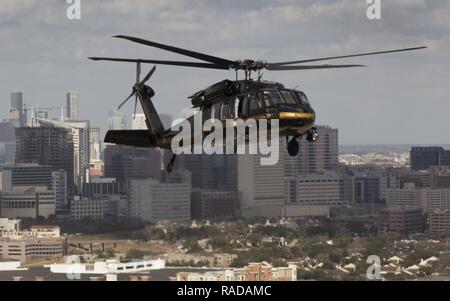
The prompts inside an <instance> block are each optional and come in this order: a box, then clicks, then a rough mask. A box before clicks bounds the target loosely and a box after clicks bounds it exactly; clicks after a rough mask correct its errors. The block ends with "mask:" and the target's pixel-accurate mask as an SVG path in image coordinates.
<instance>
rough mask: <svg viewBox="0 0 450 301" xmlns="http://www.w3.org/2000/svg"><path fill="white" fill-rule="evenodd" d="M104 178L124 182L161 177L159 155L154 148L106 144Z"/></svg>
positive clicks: (157, 150)
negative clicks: (133, 179)
mask: <svg viewBox="0 0 450 301" xmlns="http://www.w3.org/2000/svg"><path fill="white" fill-rule="evenodd" d="M105 176H106V177H108V178H115V179H116V180H117V181H119V182H126V181H127V180H129V179H132V178H155V179H159V178H160V177H161V153H160V151H159V149H156V148H139V147H132V146H125V145H115V144H108V145H107V146H106V148H105Z"/></svg>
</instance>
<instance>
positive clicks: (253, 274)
mask: <svg viewBox="0 0 450 301" xmlns="http://www.w3.org/2000/svg"><path fill="white" fill-rule="evenodd" d="M177 281H297V266H296V265H295V264H289V265H288V266H287V267H277V268H274V267H273V266H272V265H271V264H269V263H267V262H253V263H249V264H248V265H247V266H246V267H243V268H238V269H227V270H223V271H208V272H205V273H198V272H180V273H178V274H177Z"/></svg>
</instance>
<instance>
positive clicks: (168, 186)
mask: <svg viewBox="0 0 450 301" xmlns="http://www.w3.org/2000/svg"><path fill="white" fill-rule="evenodd" d="M127 190H128V202H129V217H130V218H138V219H141V220H143V221H146V222H158V221H186V220H190V218H191V183H190V174H189V172H188V171H186V170H180V169H178V170H176V171H174V172H173V174H170V175H169V176H168V177H167V178H166V179H164V180H163V181H158V180H155V179H151V178H143V179H133V180H130V181H129V187H128V189H127Z"/></svg>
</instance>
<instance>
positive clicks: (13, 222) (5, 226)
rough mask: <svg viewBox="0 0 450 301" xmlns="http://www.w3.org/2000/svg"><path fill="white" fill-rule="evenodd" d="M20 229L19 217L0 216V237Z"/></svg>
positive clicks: (12, 233)
mask: <svg viewBox="0 0 450 301" xmlns="http://www.w3.org/2000/svg"><path fill="white" fill-rule="evenodd" d="M21 229H22V222H21V220H20V219H12V218H0V238H1V237H3V236H8V235H14V234H15V233H18V232H20V231H21Z"/></svg>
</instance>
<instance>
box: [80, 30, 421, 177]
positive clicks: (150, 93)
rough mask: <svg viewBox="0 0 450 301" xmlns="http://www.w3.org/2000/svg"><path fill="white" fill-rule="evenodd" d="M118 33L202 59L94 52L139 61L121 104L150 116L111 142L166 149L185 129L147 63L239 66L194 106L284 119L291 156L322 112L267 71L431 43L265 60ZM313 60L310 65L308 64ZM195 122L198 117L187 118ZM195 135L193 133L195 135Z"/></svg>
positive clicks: (311, 136)
mask: <svg viewBox="0 0 450 301" xmlns="http://www.w3.org/2000/svg"><path fill="white" fill-rule="evenodd" d="M113 37H114V38H118V39H123V40H127V41H131V42H133V43H137V44H141V45H145V46H150V47H154V48H159V49H162V50H166V51H169V52H174V53H177V54H180V55H184V56H187V57H190V58H194V59H197V60H200V61H202V62H191V61H167V60H164V61H163V60H149V59H129V58H112V57H89V59H91V60H93V61H112V62H123V63H135V64H136V82H135V84H134V85H133V88H132V93H131V94H130V96H128V97H127V98H126V99H125V101H123V102H122V103H121V104H120V105H119V107H118V109H121V108H122V107H123V106H124V105H125V103H127V102H128V101H129V100H130V99H131V98H132V97H133V96H134V97H135V104H134V111H135V113H136V109H137V103H138V100H139V102H140V105H141V107H142V109H143V112H144V114H145V117H146V120H145V122H146V126H147V129H146V130H109V131H108V132H107V134H106V136H105V140H104V141H105V142H106V143H114V144H122V145H129V146H135V147H159V148H161V149H171V144H172V140H173V139H174V137H175V136H176V135H177V134H178V133H179V132H177V131H173V130H172V129H165V128H164V126H163V124H162V122H161V119H160V118H159V115H158V112H157V110H156V109H155V106H154V104H153V101H152V98H153V97H154V96H155V91H154V90H153V89H152V88H151V87H150V86H148V85H146V82H147V81H148V80H149V79H150V78H151V77H152V75H153V74H154V72H155V70H156V66H153V68H152V69H151V70H150V72H148V73H147V75H146V76H145V77H144V78H143V79H142V80H141V79H140V76H141V65H142V64H154V65H171V66H180V67H191V68H206V69H218V70H234V71H235V73H236V79H235V80H229V79H226V80H223V81H220V82H218V83H215V84H213V85H211V86H209V87H207V88H205V89H202V90H200V91H198V92H197V93H194V94H193V95H192V96H190V97H189V99H190V100H191V104H192V107H193V108H194V109H196V110H198V111H199V112H200V113H201V114H202V116H203V120H208V119H211V118H213V119H215V120H219V121H220V122H221V123H223V124H225V121H226V120H229V119H232V120H236V119H238V118H240V119H244V120H246V119H251V118H252V119H255V120H258V119H274V118H276V119H278V120H279V136H280V137H286V142H287V143H286V144H287V151H288V153H289V155H291V156H296V155H297V154H298V152H299V142H298V140H300V139H301V138H302V137H306V140H307V141H308V142H314V141H316V140H317V139H318V138H319V137H318V133H317V129H316V127H315V126H314V124H315V120H316V112H315V111H314V109H313V107H312V105H311V103H310V101H309V99H308V97H307V96H306V94H305V93H304V92H303V91H300V90H297V89H288V88H286V87H285V86H284V85H283V84H281V83H277V82H270V81H265V80H262V74H261V70H264V69H265V70H268V71H293V70H314V69H336V68H355V67H366V66H365V65H360V64H339V65H336V64H328V63H327V64H310V63H314V62H320V61H328V60H335V59H345V58H351V57H360V56H369V55H378V54H386V53H394V52H405V51H413V50H419V49H424V48H427V47H426V46H420V47H412V48H403V49H395V50H385V51H376V52H368V53H358V54H350V55H341V56H330V57H322V58H313V59H302V60H295V61H285V62H276V63H269V62H266V61H262V60H252V59H245V60H234V61H233V60H228V59H224V58H221V57H217V56H212V55H209V54H205V53H200V52H196V51H192V50H187V49H183V48H178V47H174V46H170V45H165V44H161V43H156V42H153V41H149V40H145V39H142V38H139V37H133V36H127V35H116V36H113ZM306 63H308V64H306ZM239 71H243V72H244V79H239V78H238V72H239ZM252 73H256V74H257V78H256V79H253V78H252ZM187 120H188V121H189V122H190V123H193V122H194V117H193V116H191V117H189V118H188V119H187ZM192 139H193V138H192ZM175 160H176V155H175V154H173V156H172V159H171V160H170V162H169V164H168V165H167V171H168V172H171V171H172V170H173V168H174V164H175Z"/></svg>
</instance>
